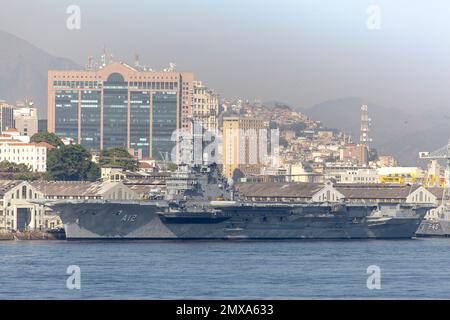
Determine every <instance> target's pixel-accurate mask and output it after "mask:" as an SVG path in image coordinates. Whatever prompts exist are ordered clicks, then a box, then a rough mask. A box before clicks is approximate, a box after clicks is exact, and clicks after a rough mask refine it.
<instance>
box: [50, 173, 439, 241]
mask: <svg viewBox="0 0 450 320" xmlns="http://www.w3.org/2000/svg"><path fill="white" fill-rule="evenodd" d="M183 185H184V187H183ZM180 186H181V187H180ZM167 187H168V189H175V190H177V191H176V192H175V193H172V194H171V196H170V193H169V197H168V199H165V200H151V199H150V200H148V201H130V200H126V201H107V200H54V201H50V202H48V200H47V202H46V205H47V206H49V207H51V208H52V209H53V210H54V211H55V212H57V213H58V214H59V215H60V217H61V219H62V221H63V223H64V227H65V232H66V238H67V239H68V240H100V239H114V240H126V239H129V240H139V239H141V240H166V239H167V240H168V239H185V240H194V239H195V240H212V239H251V240H266V239H280V240H281V239H400V238H412V237H413V235H414V233H415V231H416V230H417V228H418V226H419V224H420V223H421V221H422V219H423V217H424V216H425V213H426V212H427V211H428V210H429V209H430V208H431V207H430V206H429V205H418V204H364V203H360V204H355V203H352V204H349V203H327V202H324V203H314V202H298V203H292V202H289V203H283V202H248V201H241V200H239V198H238V196H237V195H236V194H235V193H234V192H235V190H234V189H235V188H233V187H232V186H230V185H228V184H227V182H226V181H225V180H224V179H222V178H221V177H220V175H219V174H218V170H216V169H214V168H211V167H208V168H204V167H202V168H196V169H195V170H194V171H192V172H191V173H187V172H184V173H182V174H181V175H180V174H175V175H174V178H173V179H172V180H170V179H169V180H168V181H167ZM180 190H183V191H182V192H180Z"/></svg>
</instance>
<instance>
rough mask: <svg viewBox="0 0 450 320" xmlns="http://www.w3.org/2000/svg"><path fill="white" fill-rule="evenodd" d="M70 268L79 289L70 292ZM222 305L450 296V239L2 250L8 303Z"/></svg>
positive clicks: (32, 245)
mask: <svg viewBox="0 0 450 320" xmlns="http://www.w3.org/2000/svg"><path fill="white" fill-rule="evenodd" d="M70 265H77V266H79V267H80V270H81V289H80V290H69V289H67V288H66V280H67V278H68V277H69V275H68V274H66V270H67V267H68V266H70ZM370 265H377V266H379V267H380V270H381V289H380V290H369V289H368V288H367V285H366V281H367V278H368V277H369V275H368V274H367V273H366V271H367V267H368V266H370ZM221 298H223V299H233V298H241V299H298V298H319V299H320V298H350V299H358V298H373V299H378V298H392V299H396V298H450V239H424V240H398V241H385V240H371V241H296V242H291V241H286V242H225V241H217V242H183V241H180V242H162V241H160V242H66V241H42V242H41V241H4V242H0V299H221Z"/></svg>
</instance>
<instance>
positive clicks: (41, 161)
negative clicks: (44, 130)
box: [0, 140, 47, 172]
mask: <svg viewBox="0 0 450 320" xmlns="http://www.w3.org/2000/svg"><path fill="white" fill-rule="evenodd" d="M1 161H9V162H13V163H17V164H21V163H22V164H25V165H27V166H28V167H29V168H30V169H31V170H32V171H35V172H45V171H47V147H46V146H44V145H43V144H41V143H38V144H36V143H25V142H22V141H18V140H10V141H0V162H1Z"/></svg>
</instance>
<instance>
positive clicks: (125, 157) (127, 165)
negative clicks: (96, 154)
mask: <svg viewBox="0 0 450 320" xmlns="http://www.w3.org/2000/svg"><path fill="white" fill-rule="evenodd" d="M99 164H100V167H120V168H123V169H125V170H130V171H137V169H138V162H137V161H136V160H135V159H134V157H133V156H132V155H131V154H130V153H129V152H128V150H127V149H125V148H112V149H104V150H102V152H101V153H100V160H99Z"/></svg>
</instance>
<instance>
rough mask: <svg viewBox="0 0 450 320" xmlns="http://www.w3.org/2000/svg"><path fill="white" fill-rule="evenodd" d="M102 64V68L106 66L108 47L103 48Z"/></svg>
mask: <svg viewBox="0 0 450 320" xmlns="http://www.w3.org/2000/svg"><path fill="white" fill-rule="evenodd" d="M100 64H101V66H102V67H104V66H106V47H105V46H103V53H102V55H101V57H100Z"/></svg>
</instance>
